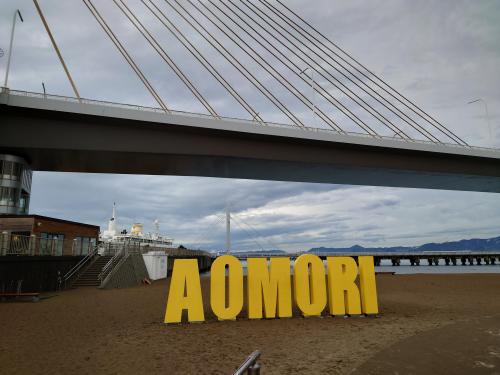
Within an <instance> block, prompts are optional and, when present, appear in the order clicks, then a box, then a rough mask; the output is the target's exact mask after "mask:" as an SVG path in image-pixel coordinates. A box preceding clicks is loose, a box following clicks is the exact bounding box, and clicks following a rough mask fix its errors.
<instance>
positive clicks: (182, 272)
mask: <svg viewBox="0 0 500 375" xmlns="http://www.w3.org/2000/svg"><path fill="white" fill-rule="evenodd" d="M182 310H187V312H188V320H189V321H190V322H203V321H204V320H205V315H204V313H203V299H202V296H201V285H200V274H199V272H198V260H197V259H176V260H175V261H174V269H173V271H172V279H171V280H170V290H169V293H168V300H167V309H166V311H165V323H180V322H181V319H182Z"/></svg>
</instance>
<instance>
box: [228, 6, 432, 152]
mask: <svg viewBox="0 0 500 375" xmlns="http://www.w3.org/2000/svg"><path fill="white" fill-rule="evenodd" d="M229 3H231V4H232V5H233V6H234V7H236V8H237V9H238V10H240V12H242V13H243V14H245V15H246V16H247V17H248V18H250V19H251V20H252V21H253V22H254V23H255V24H257V25H258V26H259V27H260V28H261V29H263V30H264V31H265V32H266V33H267V34H269V35H270V36H271V37H272V38H273V39H275V40H276V41H278V43H279V44H280V45H282V46H284V47H285V48H286V49H287V50H289V51H290V52H291V53H292V55H293V56H295V57H296V58H298V59H299V60H300V61H301V62H302V63H304V64H307V65H308V66H310V67H312V68H313V69H315V71H316V72H317V73H318V74H319V75H320V76H321V77H322V78H323V79H325V80H326V81H328V83H330V84H331V85H332V86H333V87H335V88H336V89H337V90H339V91H340V92H341V93H342V94H344V95H345V96H346V97H348V98H349V99H350V100H352V101H353V102H354V103H355V104H356V105H357V106H359V107H361V108H362V109H363V110H364V111H366V112H367V113H368V114H369V115H370V116H372V117H373V118H375V119H376V120H377V121H378V122H380V123H381V124H382V125H383V126H385V127H387V128H388V129H389V130H390V131H392V132H393V133H394V136H398V137H401V138H403V139H404V138H406V139H410V140H411V139H412V138H411V137H410V136H409V135H408V134H407V133H406V132H405V131H403V130H402V129H401V128H400V127H398V126H397V125H396V124H395V123H394V122H392V121H391V120H389V119H388V118H387V117H386V116H385V115H383V114H382V113H381V112H380V111H378V110H377V109H376V108H374V107H373V106H372V105H370V104H369V103H368V102H367V101H365V100H364V99H363V98H362V97H360V96H359V95H358V94H357V93H355V92H354V91H352V90H351V89H350V88H349V87H348V86H346V85H345V84H344V83H342V81H340V80H339V79H338V78H336V77H335V76H334V75H333V74H331V73H330V72H329V71H328V70H327V69H325V68H324V67H323V66H322V65H321V64H320V63H318V61H317V60H316V59H314V58H312V57H311V56H309V55H310V54H309V53H307V52H305V51H304V50H303V49H302V48H301V47H300V46H299V45H297V44H296V43H294V42H293V41H292V40H290V38H288V37H287V36H286V35H284V34H283V32H281V31H280V30H279V29H277V28H276V27H275V25H276V26H278V27H280V28H281V29H282V30H283V31H284V32H285V33H287V34H289V35H291V36H292V37H294V38H295V36H294V35H293V34H291V33H290V32H289V31H288V30H287V29H286V28H283V27H282V25H280V24H279V23H277V22H276V21H275V20H274V19H273V18H271V17H270V16H269V15H267V14H266V13H264V12H262V10H260V9H259V8H258V7H257V6H255V5H254V4H252V3H247V2H243V4H244V5H245V7H247V8H248V9H249V10H250V11H251V12H252V13H254V14H255V16H256V18H257V19H260V20H262V21H263V22H264V23H265V25H266V26H263V25H262V24H261V23H260V22H258V21H257V20H256V19H255V17H254V16H251V15H249V14H248V13H247V12H245V11H244V10H242V9H241V8H240V7H238V6H237V5H236V4H234V3H233V2H232V1H229ZM269 27H270V28H271V29H273V30H274V31H275V32H276V33H277V34H278V35H280V36H281V38H283V39H284V40H286V42H288V43H289V44H290V45H291V47H290V46H289V45H287V44H286V43H284V41H283V40H281V39H279V38H278V37H277V36H276V35H275V34H274V33H271V32H270V31H269ZM299 42H300V41H299ZM297 51H300V52H301V53H302V54H300V53H298V52H297ZM312 52H314V53H315V51H312ZM318 86H319V88H320V89H321V90H322V91H323V92H325V93H327V95H329V96H330V97H332V96H331V94H330V93H329V92H328V91H327V90H325V89H324V88H323V87H321V86H320V85H318ZM332 98H333V97H332ZM343 107H344V108H346V110H347V111H349V113H350V114H351V115H352V116H355V117H356V118H357V119H358V120H359V117H358V116H356V115H355V114H354V113H353V112H352V111H350V110H349V109H348V108H347V107H345V106H343ZM343 113H344V114H345V112H344V111H343ZM351 119H352V118H351ZM355 122H356V123H357V124H358V125H360V124H359V122H357V121H355ZM365 124H366V123H365ZM366 125H367V124H366ZM408 125H410V127H412V128H413V129H415V130H416V131H417V132H419V133H420V134H422V135H423V136H424V137H425V138H426V139H427V140H429V141H431V142H436V143H438V142H439V140H438V139H437V138H435V137H433V135H432V134H430V133H428V132H426V131H425V129H423V132H422V131H420V130H419V129H416V128H415V127H414V126H413V125H412V124H410V123H408ZM367 126H368V125H367ZM426 133H427V134H426ZM375 134H377V133H375ZM377 135H378V134H377Z"/></svg>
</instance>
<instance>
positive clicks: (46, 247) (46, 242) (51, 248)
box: [40, 233, 64, 256]
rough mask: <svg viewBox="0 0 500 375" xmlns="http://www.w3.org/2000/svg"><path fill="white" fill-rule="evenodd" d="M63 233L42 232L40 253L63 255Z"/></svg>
mask: <svg viewBox="0 0 500 375" xmlns="http://www.w3.org/2000/svg"><path fill="white" fill-rule="evenodd" d="M63 246H64V234H60V233H42V234H41V239H40V255H56V256H61V255H63Z"/></svg>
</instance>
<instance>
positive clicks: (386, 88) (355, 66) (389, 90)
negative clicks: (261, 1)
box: [265, 0, 469, 146]
mask: <svg viewBox="0 0 500 375" xmlns="http://www.w3.org/2000/svg"><path fill="white" fill-rule="evenodd" d="M276 1H277V2H278V3H279V4H280V5H281V7H283V8H284V9H285V10H286V11H287V12H288V13H289V14H291V15H292V16H293V17H294V18H295V19H298V20H299V21H300V23H301V24H302V25H305V26H306V27H307V28H308V29H309V30H312V33H311V32H310V31H308V30H306V28H305V27H303V26H302V25H301V24H299V23H298V22H296V21H294V20H293V19H292V18H290V17H289V16H287V15H286V14H284V13H283V12H280V11H279V10H278V9H277V8H276V7H273V5H272V4H270V3H269V2H268V1H265V3H266V4H267V5H269V6H270V7H273V8H274V9H275V10H276V11H278V12H280V13H281V14H282V16H284V17H285V18H286V19H287V20H288V21H289V22H290V23H291V25H290V26H291V27H292V28H294V29H295V30H296V31H297V32H299V30H300V32H299V33H300V34H301V35H302V36H305V35H307V36H308V37H309V38H310V39H309V38H308V40H309V41H310V42H311V39H312V40H314V41H315V42H316V43H317V44H315V46H316V47H317V48H319V49H321V50H322V51H323V53H324V54H325V55H327V56H329V57H330V58H331V59H332V60H335V59H334V58H333V57H332V55H331V54H333V55H334V56H337V57H338V58H339V59H341V60H342V61H343V62H344V63H345V64H347V65H348V66H349V67H350V68H351V69H352V70H354V71H355V72H357V73H358V74H360V75H361V76H362V78H360V77H358V76H357V75H356V74H354V72H353V71H352V70H351V69H349V68H344V69H346V71H347V72H348V73H349V74H351V75H352V76H353V77H354V78H355V79H356V80H358V81H359V82H361V83H362V84H364V85H365V86H366V87H370V86H368V85H366V84H365V82H364V79H366V80H368V81H369V82H371V83H372V84H374V85H375V86H376V87H377V88H379V89H380V90H382V91H383V92H385V93H386V94H387V95H389V96H390V97H392V98H393V99H395V100H396V101H397V102H398V103H399V104H401V105H403V106H404V107H405V108H407V109H408V110H410V111H411V112H412V113H414V114H416V115H417V116H419V117H420V118H422V119H423V120H425V121H426V122H427V123H428V124H430V125H432V126H433V127H434V128H436V129H437V130H439V131H440V132H441V133H442V134H445V135H446V136H447V137H448V138H450V139H451V140H453V141H454V142H455V143H457V144H459V145H462V146H469V144H467V142H465V141H464V140H463V139H461V138H460V137H458V135H456V134H455V133H453V132H452V131H451V130H449V129H448V128H447V127H446V126H444V125H443V124H441V123H440V122H439V121H438V120H436V119H435V118H434V117H432V116H431V115H430V114H428V113H427V112H426V111H424V110H423V109H422V108H420V107H419V106H417V105H416V104H415V103H414V102H412V101H411V100H410V99H408V98H407V97H406V96H404V95H403V94H401V93H400V92H398V91H397V90H396V89H395V88H393V87H392V86H391V85H389V84H388V83H387V82H386V81H384V80H383V79H382V78H380V77H379V76H377V75H376V74H375V73H374V72H372V71H371V70H370V69H368V68H367V67H366V66H365V65H363V64H362V63H360V62H359V61H358V60H357V59H355V58H354V57H353V56H352V55H350V54H349V53H348V52H347V51H345V50H344V49H342V48H341V47H340V46H338V45H337V44H336V43H334V42H332V41H331V40H330V39H329V38H327V37H326V36H325V35H324V34H323V33H321V32H320V31H319V30H318V29H316V28H315V27H314V26H312V25H311V24H310V23H309V22H307V21H306V20H304V19H303V18H302V17H301V16H300V15H298V14H297V13H296V12H294V11H293V10H292V9H290V8H289V7H288V6H287V5H285V4H284V3H283V2H282V1H280V0H276ZM315 35H318V36H319V38H318V37H316V36H315ZM324 41H326V43H325V42H324ZM319 45H320V46H322V47H323V48H320V47H319ZM330 46H332V47H333V48H334V49H332V48H330ZM309 49H310V48H309ZM324 49H326V50H328V51H329V52H330V54H329V53H327V52H326V51H325V50H324ZM337 51H338V52H337ZM339 52H340V53H339ZM335 61H336V60H335ZM337 63H338V62H337ZM339 65H342V64H340V63H339ZM342 66H343V65H342ZM370 88H371V87H370ZM372 90H373V89H372ZM384 99H385V98H384Z"/></svg>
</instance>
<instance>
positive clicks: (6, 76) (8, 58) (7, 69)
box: [3, 9, 24, 87]
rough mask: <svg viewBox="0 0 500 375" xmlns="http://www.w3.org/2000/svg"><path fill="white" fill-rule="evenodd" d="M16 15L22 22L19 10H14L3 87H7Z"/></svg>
mask: <svg viewBox="0 0 500 375" xmlns="http://www.w3.org/2000/svg"><path fill="white" fill-rule="evenodd" d="M17 16H19V19H20V20H21V22H24V20H23V16H22V15H21V12H20V10H19V9H16V11H15V12H14V19H13V20H12V32H11V33H10V44H9V53H8V56H7V68H6V69H5V81H4V84H3V86H4V87H7V83H8V81H9V68H10V59H11V57H12V44H13V43H14V32H15V30H16V21H17Z"/></svg>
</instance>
